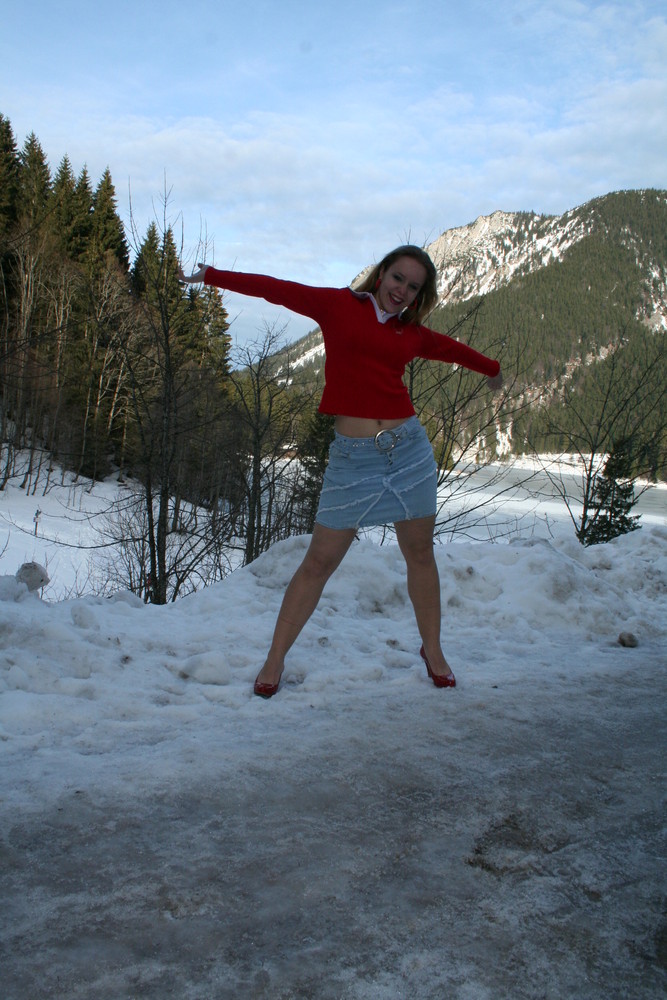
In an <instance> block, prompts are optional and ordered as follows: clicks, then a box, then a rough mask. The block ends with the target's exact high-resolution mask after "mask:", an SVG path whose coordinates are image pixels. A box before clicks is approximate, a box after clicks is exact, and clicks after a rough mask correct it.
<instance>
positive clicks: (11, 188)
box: [0, 115, 20, 252]
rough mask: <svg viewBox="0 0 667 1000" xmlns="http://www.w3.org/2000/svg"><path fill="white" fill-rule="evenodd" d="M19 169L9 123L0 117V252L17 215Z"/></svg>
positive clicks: (6, 119)
mask: <svg viewBox="0 0 667 1000" xmlns="http://www.w3.org/2000/svg"><path fill="white" fill-rule="evenodd" d="M19 167H20V161H19V155H18V151H17V148H16V141H15V139H14V133H13V131H12V126H11V123H10V121H9V119H8V118H4V117H3V115H0V252H2V246H3V244H4V242H5V238H6V236H7V235H8V233H9V232H10V230H11V229H12V227H13V226H14V223H15V222H16V219H17V215H18V193H19Z"/></svg>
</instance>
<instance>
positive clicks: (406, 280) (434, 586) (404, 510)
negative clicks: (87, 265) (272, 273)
mask: <svg viewBox="0 0 667 1000" xmlns="http://www.w3.org/2000/svg"><path fill="white" fill-rule="evenodd" d="M180 277H181V280H182V281H186V282H201V281H203V282H204V283H205V284H207V285H215V286H217V287H218V288H224V289H227V290H229V291H233V292H240V293H242V294H245V295H253V296H258V297H260V298H263V299H266V300H267V301H268V302H272V303H275V304H278V305H282V306H286V307H287V308H288V309H291V310H292V311H294V312H297V313H300V314H301V315H304V316H309V317H311V318H312V319H313V320H315V321H316V322H317V323H318V324H319V326H320V329H321V330H322V335H323V338H324V347H325V352H326V361H325V369H324V373H325V387H324V392H323V394H322V401H321V403H320V406H319V409H320V411H321V412H322V413H331V414H334V415H335V431H336V434H335V439H334V441H333V442H332V445H331V449H330V452H329V464H328V466H327V471H326V474H325V477H324V484H323V487H322V493H321V496H320V502H319V507H318V512H317V517H316V523H315V527H314V529H313V534H312V538H311V542H310V545H309V548H308V551H307V552H306V555H305V557H304V560H303V562H302V563H301V565H300V566H299V568H298V569H297V571H296V573H295V574H294V576H293V577H292V580H291V581H290V583H289V585H288V587H287V590H286V592H285V596H284V598H283V603H282V606H281V609H280V612H279V614H278V620H277V622H276V627H275V631H274V635H273V641H272V643H271V648H270V650H269V653H268V656H267V658H266V662H265V663H264V666H263V667H262V669H261V671H260V673H259V674H258V676H257V679H256V681H255V687H254V693H255V694H257V695H260V696H261V697H263V698H271V697H272V696H273V695H274V694H275V693H276V692H277V690H278V687H279V684H280V678H281V676H282V673H283V670H284V666H285V656H286V654H287V652H288V650H289V649H290V648H291V646H292V645H293V643H294V641H295V640H296V638H297V636H298V635H299V633H300V632H301V630H302V628H303V627H304V625H305V624H306V622H307V621H308V619H309V618H310V616H311V615H312V613H313V611H314V610H315V608H316V606H317V603H318V601H319V599H320V596H321V594H322V590H323V589H324V585H325V583H326V582H327V580H328V579H329V577H330V576H331V574H332V573H333V572H334V570H335V569H336V568H337V567H338V566H339V565H340V562H341V560H342V559H343V557H344V555H345V553H346V552H347V550H348V549H349V547H350V545H351V544H352V541H353V540H354V537H355V533H356V531H357V529H358V528H360V527H367V526H369V525H376V524H387V523H391V522H393V524H394V527H395V529H396V537H397V540H398V544H399V547H400V550H401V552H402V554H403V556H404V558H405V562H406V565H407V579H408V594H409V596H410V600H411V601H412V605H413V607H414V611H415V616H416V619H417V626H418V628H419V634H420V636H421V639H422V643H423V645H422V648H421V650H420V653H421V656H422V657H423V659H424V661H425V663H426V669H427V671H428V675H429V677H430V678H431V679H432V681H433V683H434V684H435V686H436V687H454V686H455V685H456V679H455V677H454V674H453V673H452V671H451V669H450V667H449V665H448V663H447V661H446V659H445V657H444V654H443V652H442V649H441V646H440V580H439V577H438V569H437V566H436V562H435V556H434V552H433V531H434V527H435V513H436V485H437V468H436V464H435V460H434V458H433V451H432V449H431V445H430V443H429V440H428V437H427V435H426V432H425V431H424V428H423V427H422V426H421V424H420V423H419V420H418V418H417V417H416V416H415V410H414V407H413V405H412V402H411V400H410V397H409V395H408V391H407V388H406V386H405V385H404V383H403V374H404V371H405V366H406V364H407V363H408V362H409V361H412V360H413V359H414V358H417V357H421V358H428V359H431V360H438V361H446V362H452V363H456V364H459V365H463V366H464V367H466V368H469V369H471V370H472V371H476V372H480V373H482V374H484V375H486V376H487V377H488V381H489V385H490V387H491V388H493V389H497V388H499V387H500V385H501V384H502V378H501V376H500V365H499V363H498V362H497V361H493V360H491V358H487V357H486V356H485V355H483V354H480V353H479V352H478V351H474V350H473V349H472V348H470V347H467V346H466V345H465V344H461V343H459V342H458V341H456V340H453V339H452V338H450V337H447V336H446V335H444V334H440V333H436V332H435V331H434V330H430V329H429V328H428V327H425V326H422V325H421V323H422V320H423V318H424V317H425V316H426V315H427V314H428V313H429V312H430V311H431V309H433V307H434V306H435V304H436V302H437V289H436V270H435V267H434V265H433V262H432V261H431V259H430V257H429V256H428V254H426V253H425V252H424V251H423V250H422V249H420V248H419V247H417V246H412V245H408V246H401V247H398V248H397V249H396V250H393V251H392V252H391V253H389V254H387V256H386V257H384V258H383V260H382V261H380V263H379V264H378V265H377V266H376V267H374V268H373V269H372V270H371V271H370V273H369V274H368V276H367V277H366V278H365V279H364V281H363V282H362V283H361V285H360V286H359V287H358V288H357V289H354V290H353V289H350V288H312V287H310V286H307V285H301V284H297V283H295V282H291V281H282V280H280V279H277V278H271V277H268V276H266V275H258V274H242V273H238V272H235V271H219V270H217V269H215V268H213V267H205V266H203V265H200V268H199V270H198V271H197V272H195V274H192V275H191V276H190V277H187V278H186V277H185V275H183V273H182V272H181V274H180Z"/></svg>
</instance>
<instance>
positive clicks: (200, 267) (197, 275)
mask: <svg viewBox="0 0 667 1000" xmlns="http://www.w3.org/2000/svg"><path fill="white" fill-rule="evenodd" d="M207 268H208V264H197V270H196V271H195V272H194V274H188V275H185V274H183V268H182V267H179V269H178V280H179V281H184V282H185V284H186V285H193V284H196V283H197V282H202V281H203V280H204V275H205V274H206V269H207Z"/></svg>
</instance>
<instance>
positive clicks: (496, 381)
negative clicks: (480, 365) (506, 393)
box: [486, 372, 503, 392]
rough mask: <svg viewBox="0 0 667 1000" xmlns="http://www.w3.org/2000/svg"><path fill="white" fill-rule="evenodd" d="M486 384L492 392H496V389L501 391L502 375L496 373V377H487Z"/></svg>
mask: <svg viewBox="0 0 667 1000" xmlns="http://www.w3.org/2000/svg"><path fill="white" fill-rule="evenodd" d="M486 384H487V385H488V387H489V389H491V390H492V392H498V389H502V387H503V373H502V372H498V374H497V375H489V376H488V377H487V380H486Z"/></svg>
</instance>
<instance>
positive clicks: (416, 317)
mask: <svg viewBox="0 0 667 1000" xmlns="http://www.w3.org/2000/svg"><path fill="white" fill-rule="evenodd" d="M399 257H411V258H412V259H413V260H416V261H418V262H419V263H420V264H421V265H422V267H423V268H424V270H425V271H426V280H425V281H424V284H423V285H422V287H421V288H420V289H419V292H418V293H417V296H416V298H415V301H414V303H413V304H412V305H409V306H408V307H407V308H406V309H404V310H403V312H402V313H401V315H400V317H399V318H400V320H401V322H403V323H422V322H423V321H424V319H425V318H426V316H428V314H429V313H430V312H431V310H432V309H433V308H434V306H435V305H436V303H437V301H438V289H437V284H436V282H437V272H436V269H435V264H434V263H433V261H432V260H431V258H430V257H429V255H428V254H427V253H426V251H425V250H422V248H421V247H418V246H414V245H413V244H412V243H407V244H406V245H405V246H402V247H396V249H395V250H392V251H391V252H390V253H388V254H386V255H385V256H384V257H383V258H382V260H381V261H380V263H379V264H376V265H375V266H374V267H372V268H371V270H370V271H369V272H368V274H367V275H365V276H364V278H363V279H362V280H361V282H360V283H359V284H358V285H356V286H355V291H357V292H374V291H375V289H376V288H377V285H378V282H379V281H381V279H382V276H383V275H384V272H385V271H386V270H387V268H388V267H391V266H392V264H395V263H396V261H397V260H398V259H399Z"/></svg>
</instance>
